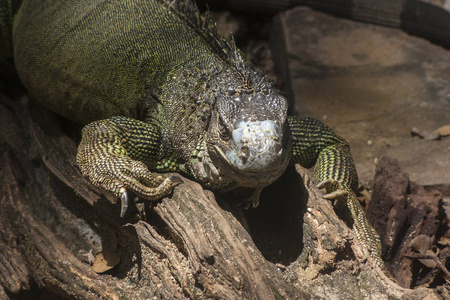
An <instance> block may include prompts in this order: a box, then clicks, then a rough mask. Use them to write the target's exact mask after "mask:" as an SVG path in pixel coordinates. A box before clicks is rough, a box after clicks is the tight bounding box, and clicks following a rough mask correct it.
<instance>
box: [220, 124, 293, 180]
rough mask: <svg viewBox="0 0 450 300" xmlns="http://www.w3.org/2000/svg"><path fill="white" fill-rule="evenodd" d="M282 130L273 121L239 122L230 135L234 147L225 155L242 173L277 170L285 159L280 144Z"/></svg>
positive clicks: (284, 150) (285, 155) (284, 153)
mask: <svg viewBox="0 0 450 300" xmlns="http://www.w3.org/2000/svg"><path fill="white" fill-rule="evenodd" d="M282 134H283V132H282V128H281V127H280V125H279V124H277V122H275V121H273V120H264V121H239V123H238V124H236V125H235V127H234V130H233V133H232V135H231V137H232V140H233V144H234V147H233V148H232V149H229V150H228V151H227V152H226V153H225V155H226V157H227V158H228V160H229V161H230V163H232V164H233V165H235V166H236V167H237V168H239V169H240V170H243V171H250V172H251V171H254V172H260V171H266V170H273V169H277V168H279V167H280V166H281V165H283V164H282V162H283V160H285V159H287V153H286V152H287V151H286V149H283V145H282V143H281V137H282Z"/></svg>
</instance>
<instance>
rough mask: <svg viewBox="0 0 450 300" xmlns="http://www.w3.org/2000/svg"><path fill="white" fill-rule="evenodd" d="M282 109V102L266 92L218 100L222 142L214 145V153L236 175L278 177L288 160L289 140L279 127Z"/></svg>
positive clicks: (280, 98) (284, 120) (283, 107)
mask: <svg viewBox="0 0 450 300" xmlns="http://www.w3.org/2000/svg"><path fill="white" fill-rule="evenodd" d="M286 108H287V103H286V99H284V98H283V97H281V96H279V95H277V94H269V93H268V92H267V94H265V93H263V92H260V93H251V92H250V93H245V92H242V93H236V94H235V95H233V96H231V97H229V98H223V99H219V101H218V113H219V118H218V119H219V121H218V131H219V132H221V139H222V141H221V142H220V143H216V145H215V147H216V151H217V152H218V153H220V154H221V156H222V158H223V159H225V160H226V161H227V163H228V164H229V165H230V166H232V167H234V168H235V169H236V170H238V171H240V172H245V173H247V172H249V173H254V174H256V173H261V175H260V176H259V177H261V178H262V177H264V178H265V177H267V176H269V177H271V178H272V177H276V176H278V175H279V173H280V172H279V171H280V170H284V168H285V167H286V165H287V161H288V160H289V149H288V146H289V143H288V140H289V139H287V138H286V137H285V130H284V129H285V128H284V127H283V126H284V124H285V122H286ZM272 173H273V176H270V175H269V174H272ZM263 181H267V180H266V179H264V180H263Z"/></svg>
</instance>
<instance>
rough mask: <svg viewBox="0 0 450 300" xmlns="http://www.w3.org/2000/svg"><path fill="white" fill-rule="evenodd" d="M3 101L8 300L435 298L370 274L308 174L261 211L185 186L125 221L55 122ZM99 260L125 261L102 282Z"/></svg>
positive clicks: (0, 176) (0, 188) (1, 273)
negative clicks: (95, 265) (111, 256)
mask: <svg viewBox="0 0 450 300" xmlns="http://www.w3.org/2000/svg"><path fill="white" fill-rule="evenodd" d="M0 100H1V101H0V102H1V103H0V104H1V105H0V148H1V151H0V155H1V161H2V164H0V199H1V200H0V201H1V202H0V205H1V210H0V237H1V238H0V283H1V285H0V286H1V288H0V298H2V299H8V298H12V299H39V298H41V299H44V298H48V297H50V298H51V297H56V296H60V297H62V298H64V299H98V298H103V299H122V298H128V299H139V298H140V299H152V298H154V299H169V298H172V299H173V298H176V299H186V298H187V299H189V298H190V299H192V298H196V299H210V298H214V299H305V298H314V299H321V298H327V299H347V298H349V297H351V298H372V299H373V298H378V297H386V296H383V295H387V296H388V297H390V298H391V299H401V298H402V297H405V295H406V296H408V297H410V298H417V299H419V298H423V297H430V298H429V299H437V298H436V295H435V294H434V291H433V290H430V289H423V288H422V289H416V290H408V289H403V288H401V287H399V286H398V285H397V284H395V283H394V282H393V281H391V280H390V279H389V278H388V277H386V276H385V275H384V274H383V273H381V272H380V271H379V270H378V269H376V268H374V267H373V265H372V263H371V262H370V260H368V255H367V253H365V251H364V250H363V249H362V248H361V246H360V245H359V244H358V243H357V242H356V239H355V237H354V235H353V234H352V232H351V231H350V230H349V229H348V228H347V226H346V225H345V224H344V223H343V222H342V221H341V220H339V219H338V218H337V217H336V215H335V213H334V211H333V208H332V204H331V203H330V202H328V201H325V200H323V199H322V198H321V194H320V192H319V191H317V190H316V189H315V188H314V185H313V183H312V182H311V181H310V180H309V176H308V174H309V173H308V171H307V170H304V169H302V168H299V167H298V166H297V167H296V170H294V168H291V170H290V171H289V172H288V173H287V174H286V176H284V177H283V178H282V179H281V180H280V181H278V182H276V183H275V184H274V185H273V186H271V187H269V188H268V189H267V191H266V192H265V193H264V195H263V199H262V202H261V205H260V207H258V208H257V209H254V210H249V211H243V210H242V208H241V207H240V206H236V201H237V200H236V199H234V196H233V195H228V196H221V197H219V198H217V199H216V198H215V196H214V194H213V193H212V192H210V191H207V190H203V188H202V187H201V186H200V185H199V184H197V183H195V182H192V181H190V180H188V179H184V183H183V184H180V185H179V186H177V187H176V188H175V190H174V193H173V195H172V196H171V197H168V198H164V199H162V201H159V202H157V203H155V204H152V205H149V204H148V203H145V204H144V211H145V219H142V218H144V217H143V215H142V214H141V216H142V217H141V219H140V218H139V217H137V215H138V214H137V212H138V210H137V209H136V210H135V211H130V212H129V213H128V214H127V216H126V217H125V218H123V219H121V218H120V217H119V212H120V207H119V203H117V201H116V199H114V198H112V197H110V196H108V195H104V194H102V192H101V191H99V190H98V189H96V188H94V187H93V186H92V185H90V184H89V182H87V181H86V180H85V179H84V178H83V177H82V176H81V175H80V172H79V171H78V169H77V167H76V164H75V153H76V142H75V141H74V139H75V140H76V137H75V138H74V139H72V138H70V137H69V136H68V135H66V133H65V132H63V131H62V130H61V121H60V120H59V119H57V118H56V117H55V116H54V115H53V114H51V113H49V112H48V111H47V110H45V109H44V108H42V107H40V106H38V105H37V104H35V103H33V102H32V101H30V100H29V99H28V98H27V97H26V96H24V97H22V98H20V99H19V100H17V101H12V100H10V99H9V98H7V97H6V96H4V95H1V99H0ZM63 124H65V123H63ZM66 125H67V124H66ZM66 125H65V126H64V128H67V126H66ZM69 131H70V130H69ZM76 131H77V130H75V132H76ZM298 174H300V175H301V176H302V178H303V182H304V185H303V184H302V180H301V177H300V176H299V175H298ZM307 195H309V196H307ZM100 252H103V253H115V254H117V255H118V256H119V258H120V263H119V264H118V265H116V266H115V267H114V268H112V269H111V270H110V271H108V272H106V273H102V274H97V273H95V272H94V271H93V269H92V262H93V258H94V257H95V256H96V255H97V254H98V253H100Z"/></svg>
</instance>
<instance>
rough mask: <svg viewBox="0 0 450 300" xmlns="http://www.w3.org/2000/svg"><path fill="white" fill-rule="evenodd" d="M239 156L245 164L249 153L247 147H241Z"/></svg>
mask: <svg viewBox="0 0 450 300" xmlns="http://www.w3.org/2000/svg"><path fill="white" fill-rule="evenodd" d="M239 156H240V157H241V160H242V162H243V163H244V164H245V162H246V161H247V159H248V157H249V156H250V151H249V150H248V146H242V148H241V154H240V155H239Z"/></svg>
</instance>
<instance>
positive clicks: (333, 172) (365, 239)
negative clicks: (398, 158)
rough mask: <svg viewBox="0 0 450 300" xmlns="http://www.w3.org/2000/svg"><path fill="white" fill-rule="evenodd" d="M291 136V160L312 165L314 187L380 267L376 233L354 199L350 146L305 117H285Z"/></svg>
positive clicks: (352, 164)
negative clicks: (315, 183) (330, 201)
mask: <svg viewBox="0 0 450 300" xmlns="http://www.w3.org/2000/svg"><path fill="white" fill-rule="evenodd" d="M288 122H289V127H290V130H291V133H292V137H293V145H292V160H293V162H294V163H299V164H300V165H301V166H303V167H306V168H310V167H313V166H314V177H315V179H316V181H317V182H319V184H318V186H317V187H318V188H321V189H325V192H326V194H325V195H324V196H323V197H324V198H325V199H329V200H335V208H336V210H338V211H339V212H342V213H343V217H344V218H345V221H346V222H347V223H348V225H349V226H350V227H351V228H352V230H353V232H354V233H355V234H356V236H357V238H358V240H359V241H360V242H361V244H363V245H364V246H365V247H366V248H367V249H368V250H369V252H370V255H371V257H372V258H373V259H374V261H375V263H376V264H377V265H378V266H383V265H384V263H383V260H382V259H381V243H380V238H379V236H378V234H377V233H376V232H375V230H374V229H373V228H372V226H371V225H370V224H369V222H368V221H367V219H366V216H365V214H364V211H363V209H362V208H361V205H360V203H359V201H358V199H357V198H356V195H355V192H356V189H357V188H358V177H357V174H356V168H355V165H354V163H353V159H352V157H351V154H350V146H349V145H348V143H347V142H346V141H345V140H344V139H343V138H341V137H339V136H338V135H336V134H335V133H334V132H333V131H332V130H331V129H330V128H329V127H328V126H326V125H324V124H323V123H322V122H320V121H318V120H316V119H313V118H308V117H289V118H288Z"/></svg>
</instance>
